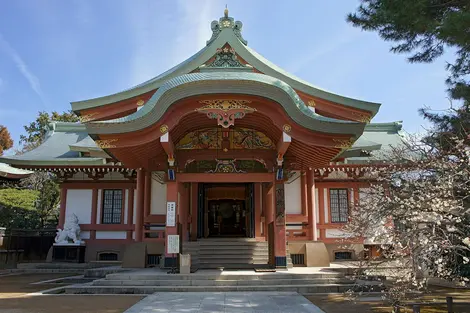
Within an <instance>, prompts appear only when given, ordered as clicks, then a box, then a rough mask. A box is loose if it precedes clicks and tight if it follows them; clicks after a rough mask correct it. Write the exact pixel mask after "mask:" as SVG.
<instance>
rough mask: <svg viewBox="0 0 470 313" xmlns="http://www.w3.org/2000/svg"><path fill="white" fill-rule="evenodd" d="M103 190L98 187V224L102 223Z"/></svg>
mask: <svg viewBox="0 0 470 313" xmlns="http://www.w3.org/2000/svg"><path fill="white" fill-rule="evenodd" d="M102 193H103V190H102V189H98V204H97V206H96V224H101V207H102V206H103V200H102V199H101V196H102Z"/></svg>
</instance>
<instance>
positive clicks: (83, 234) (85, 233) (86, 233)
mask: <svg viewBox="0 0 470 313" xmlns="http://www.w3.org/2000/svg"><path fill="white" fill-rule="evenodd" d="M80 239H90V232H89V231H81V232H80Z"/></svg>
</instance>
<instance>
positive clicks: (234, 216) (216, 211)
mask: <svg viewBox="0 0 470 313" xmlns="http://www.w3.org/2000/svg"><path fill="white" fill-rule="evenodd" d="M198 187H199V188H198V189H199V190H198V238H205V237H254V234H255V231H254V227H255V224H254V206H253V204H254V199H253V197H254V195H253V183H244V184H228V183H220V184H217V183H207V184H204V183H199V186H198Z"/></svg>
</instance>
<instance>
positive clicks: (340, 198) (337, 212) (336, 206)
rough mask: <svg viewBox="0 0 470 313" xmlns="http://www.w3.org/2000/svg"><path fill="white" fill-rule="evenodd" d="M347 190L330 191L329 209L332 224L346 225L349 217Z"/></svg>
mask: <svg viewBox="0 0 470 313" xmlns="http://www.w3.org/2000/svg"><path fill="white" fill-rule="evenodd" d="M348 199H349V197H348V190H347V189H330V209H331V222H332V223H346V222H347V221H348V217H349V207H348Z"/></svg>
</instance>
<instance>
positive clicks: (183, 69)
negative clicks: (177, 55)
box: [71, 18, 380, 116]
mask: <svg viewBox="0 0 470 313" xmlns="http://www.w3.org/2000/svg"><path fill="white" fill-rule="evenodd" d="M228 19H229V20H231V21H232V24H231V25H233V27H222V28H220V27H219V28H216V27H214V22H216V21H214V22H213V23H212V24H213V25H212V29H213V36H212V38H211V39H210V40H209V41H208V44H207V46H206V47H204V48H203V49H201V50H200V51H199V52H197V53H196V54H194V55H193V56H192V57H190V58H189V59H187V60H185V61H183V62H182V63H180V64H178V65H176V66H174V67H173V68H171V69H169V70H168V71H166V72H164V73H162V74H160V75H158V76H156V77H155V78H152V79H150V80H148V81H146V82H144V83H142V84H139V85H137V86H135V87H133V88H130V89H128V90H125V91H122V92H118V93H116V94H112V95H109V96H104V97H100V98H95V99H90V100H84V101H77V102H72V103H71V104H72V109H73V110H74V111H80V110H84V109H89V108H93V107H99V106H103V105H106V104H111V103H114V102H118V101H122V100H125V99H129V98H133V97H136V96H139V95H140V94H142V93H145V92H149V91H152V90H155V89H157V88H159V87H161V86H162V84H164V83H165V82H166V81H167V80H170V79H172V78H175V77H177V76H180V75H183V74H188V73H191V72H193V71H194V70H196V69H198V68H199V66H201V65H202V64H204V63H205V62H206V61H207V60H209V59H210V58H212V57H213V56H214V55H215V54H216V52H217V49H219V48H222V47H223V46H224V45H225V44H227V43H228V44H229V45H230V46H231V47H232V48H234V49H235V51H236V53H237V54H238V55H239V56H240V57H242V58H243V59H244V60H245V61H246V62H248V63H249V64H250V65H251V66H253V67H254V68H256V69H258V70H259V71H261V72H263V73H264V74H266V75H269V76H272V77H275V78H278V79H280V80H282V81H284V82H285V83H287V84H289V85H291V86H292V87H293V88H294V89H297V90H299V91H302V92H304V93H307V94H309V95H312V96H315V97H318V98H322V99H325V100H328V101H331V102H335V103H338V104H342V105H344V106H348V107H352V108H356V109H361V110H365V111H369V112H371V113H372V116H374V115H375V114H376V113H377V112H378V110H379V108H380V104H379V103H374V102H367V101H362V100H357V99H353V98H348V97H344V96H340V95H337V94H334V93H332V92H329V91H326V90H323V89H320V88H318V87H315V86H313V85H311V84H309V83H308V82H306V81H304V80H302V79H300V78H298V77H296V76H295V75H292V74H290V73H288V72H287V71H285V70H283V69H281V68H280V67H278V66H276V65H275V64H274V63H272V62H270V61H268V60H267V59H265V58H264V57H263V56H261V55H260V54H258V53H257V52H256V51H254V50H253V49H251V48H249V47H248V46H246V41H244V39H243V38H242V37H241V35H240V31H241V26H240V27H239V28H237V27H236V25H237V23H240V22H236V23H233V19H232V18H228ZM222 20H223V18H221V21H222ZM240 24H241V23H240Z"/></svg>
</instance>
